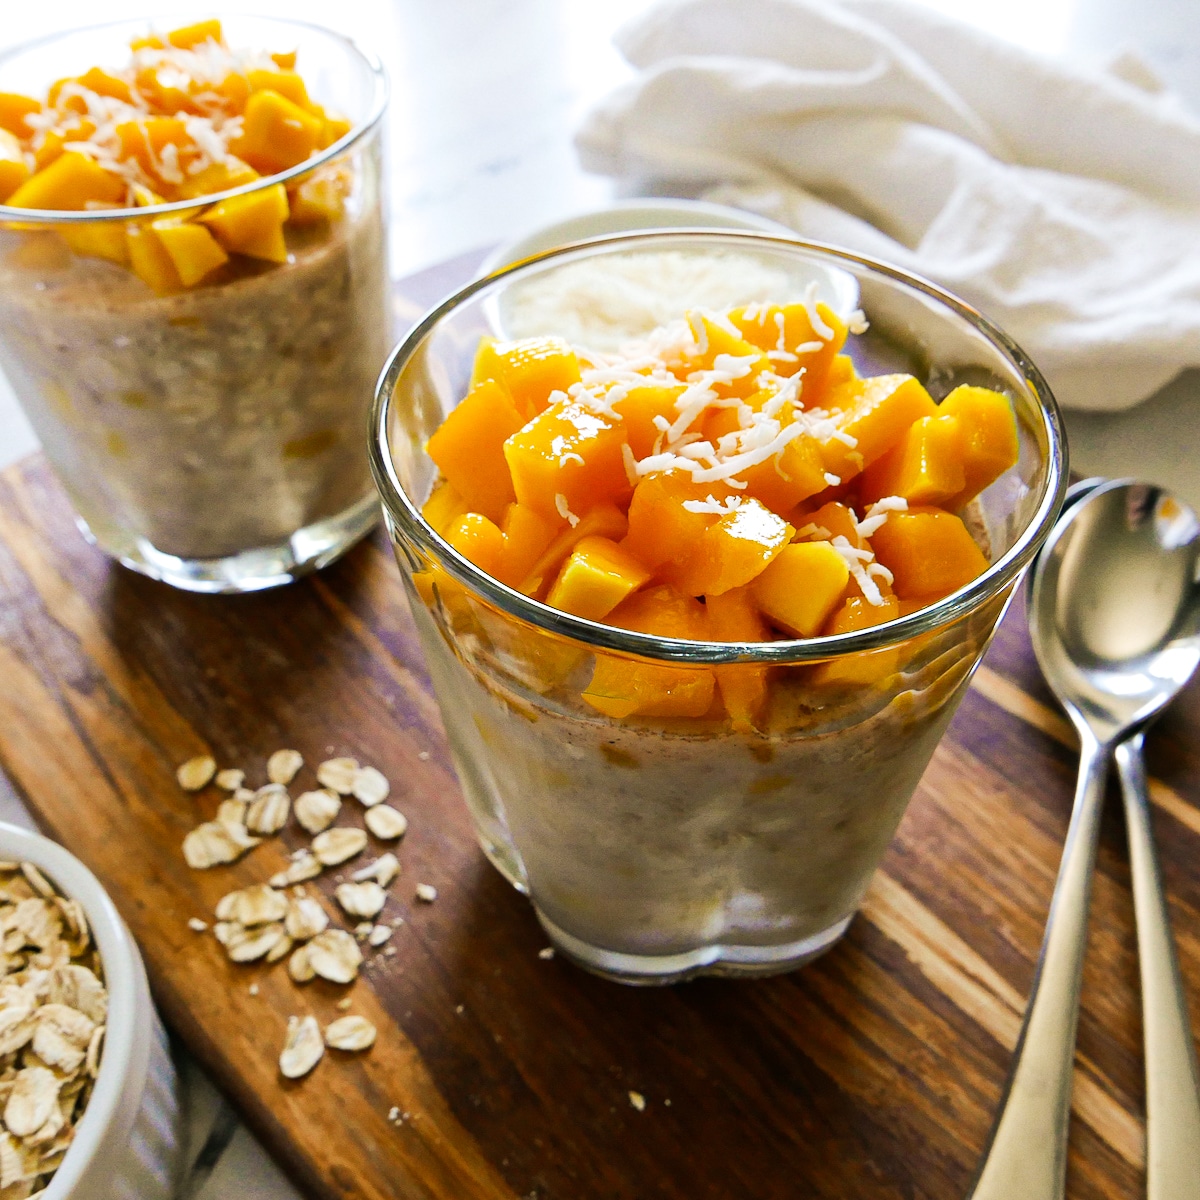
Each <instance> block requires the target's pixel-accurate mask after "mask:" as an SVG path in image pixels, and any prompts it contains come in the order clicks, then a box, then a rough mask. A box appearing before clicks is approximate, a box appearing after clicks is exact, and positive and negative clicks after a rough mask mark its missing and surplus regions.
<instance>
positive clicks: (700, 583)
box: [674, 499, 796, 596]
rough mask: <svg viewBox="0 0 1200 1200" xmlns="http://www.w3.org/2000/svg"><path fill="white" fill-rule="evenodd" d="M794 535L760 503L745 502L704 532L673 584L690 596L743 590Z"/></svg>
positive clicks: (786, 524)
mask: <svg viewBox="0 0 1200 1200" xmlns="http://www.w3.org/2000/svg"><path fill="white" fill-rule="evenodd" d="M731 503H733V502H732V501H731ZM795 532H796V531H795V530H794V529H793V528H792V527H791V526H790V525H789V524H788V523H787V522H786V521H785V520H784V519H783V518H782V517H780V516H777V515H776V514H775V513H773V512H772V511H771V510H770V509H769V508H767V507H766V506H765V505H763V504H760V503H759V502H758V501H757V500H754V499H747V500H743V501H741V502H740V503H738V504H737V507H736V508H734V509H733V510H732V511H731V512H727V513H725V514H724V515H722V516H720V517H718V518H717V520H715V521H714V522H713V523H712V524H711V525H710V526H709V527H708V528H707V529H706V530H705V531H704V533H703V535H702V536H701V538H700V540H699V542H698V543H697V545H696V548H695V550H694V551H693V552H692V554H691V555H689V556H688V559H687V561H686V563H685V564H684V566H683V567H682V568H681V569H680V570H678V571H677V572H675V577H674V582H675V584H676V586H677V587H678V588H679V589H680V591H682V592H685V593H687V594H688V595H689V596H702V595H703V596H719V595H721V594H722V593H723V592H727V591H729V589H730V588H740V587H744V586H745V585H746V584H748V583H749V582H750V581H751V580H752V579H754V578H755V576H757V575H759V574H760V573H761V572H762V571H764V570H765V569H766V567H767V565H768V564H769V563H770V562H771V560H772V559H774V558H775V556H776V555H777V554H778V553H779V552H780V551H781V550H782V549H783V548H784V547H785V546H786V545H787V544H788V543H789V542H790V541H791V540H792V535H793V534H794V533H795Z"/></svg>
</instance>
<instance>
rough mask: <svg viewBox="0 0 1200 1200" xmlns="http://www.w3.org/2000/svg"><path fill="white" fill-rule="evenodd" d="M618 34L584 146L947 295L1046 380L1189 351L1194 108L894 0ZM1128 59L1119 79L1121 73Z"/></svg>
mask: <svg viewBox="0 0 1200 1200" xmlns="http://www.w3.org/2000/svg"><path fill="white" fill-rule="evenodd" d="M617 45H618V47H619V48H620V50H621V51H622V53H623V54H624V55H625V56H626V58H628V59H629V61H630V62H631V63H632V64H633V65H634V66H635V67H637V68H639V71H640V74H639V76H638V78H637V79H635V80H634V81H633V82H632V83H630V84H628V85H625V86H624V87H622V88H620V89H618V90H617V91H616V92H614V93H613V94H611V95H610V96H608V97H607V98H606V99H605V100H604V101H602V102H601V104H600V105H599V106H598V107H597V108H596V109H595V110H594V111H593V112H592V113H591V114H590V115H589V116H588V118H587V120H586V122H585V123H584V125H583V127H582V129H581V130H580V132H579V134H578V137H577V146H578V149H579V152H580V155H581V159H582V161H583V165H584V166H585V168H587V169H588V170H591V171H596V172H599V173H603V174H609V175H614V176H618V177H620V178H622V179H623V180H624V181H625V182H626V183H627V184H628V185H632V186H633V187H635V188H638V189H647V188H649V189H652V190H656V191H670V190H676V191H686V192H690V193H695V192H696V191H700V190H704V189H707V190H706V191H705V195H706V198H708V199H716V200H720V201H723V202H725V203H731V204H737V205H741V206H742V207H745V208H749V209H753V210H755V211H757V212H759V213H762V214H763V215H765V216H769V217H772V218H774V219H775V220H778V221H781V222H783V223H784V224H787V225H790V226H791V227H793V228H794V229H796V230H797V231H799V232H800V233H802V234H804V235H805V236H808V237H812V238H815V239H818V240H822V241H827V242H832V243H837V244H840V245H843V246H847V247H850V248H852V249H855V250H857V251H860V252H862V253H866V254H871V255H874V256H876V257H879V258H883V259H886V260H889V261H891V262H893V263H895V264H897V265H898V266H901V267H904V268H907V269H908V270H911V271H913V272H915V273H917V274H920V275H924V276H926V277H928V278H931V279H933V280H935V281H936V282H938V283H940V284H942V285H943V286H944V287H946V288H948V289H950V290H951V291H953V292H956V293H958V294H959V295H961V296H963V297H964V298H965V299H967V300H968V301H969V302H971V303H972V304H974V305H975V306H976V307H978V308H979V309H980V310H981V311H983V312H984V313H985V314H986V315H988V316H989V317H990V318H991V319H992V320H994V321H995V322H996V323H997V324H999V325H1000V326H1002V327H1003V328H1004V329H1005V330H1006V331H1007V332H1008V333H1009V334H1010V335H1011V336H1012V337H1014V338H1015V339H1016V340H1017V341H1018V342H1019V343H1020V344H1021V345H1022V347H1023V348H1024V349H1025V350H1026V351H1027V352H1028V353H1029V354H1030V356H1031V357H1032V358H1033V359H1034V361H1035V362H1036V363H1037V364H1038V366H1039V367H1040V368H1041V369H1042V370H1043V372H1045V374H1046V376H1047V378H1048V380H1049V382H1050V386H1051V387H1052V388H1053V390H1054V392H1055V395H1056V396H1057V397H1058V399H1059V401H1060V402H1061V403H1062V404H1064V405H1065V406H1068V407H1074V408H1079V409H1093V410H1100V409H1109V410H1113V409H1123V408H1128V407H1130V406H1132V405H1134V404H1136V403H1137V402H1138V401H1139V400H1142V399H1144V398H1145V397H1147V396H1149V395H1150V394H1152V393H1153V392H1155V391H1157V390H1158V389H1159V388H1160V387H1161V386H1162V385H1163V384H1165V383H1167V382H1168V381H1169V380H1170V379H1172V378H1173V377H1174V376H1175V375H1176V374H1178V372H1179V371H1181V370H1182V369H1183V368H1185V367H1189V366H1200V120H1197V119H1196V118H1195V117H1193V116H1191V115H1189V114H1188V113H1186V112H1185V111H1184V110H1183V109H1182V108H1181V107H1180V106H1179V105H1178V104H1177V103H1176V101H1175V100H1174V99H1173V98H1172V97H1170V96H1166V95H1161V94H1156V93H1155V92H1154V91H1152V90H1148V88H1147V83H1149V84H1150V86H1151V88H1152V86H1153V77H1152V76H1151V77H1150V78H1149V80H1148V79H1147V77H1146V73H1145V72H1139V71H1138V70H1137V69H1136V68H1137V63H1136V62H1135V63H1133V64H1132V67H1130V66H1129V65H1128V64H1127V67H1126V69H1125V71H1123V72H1122V74H1123V75H1124V76H1125V77H1124V78H1119V77H1118V76H1117V75H1116V74H1112V73H1109V74H1105V73H1102V72H1099V71H1088V70H1084V69H1082V68H1076V67H1073V66H1071V65H1068V64H1066V63H1062V62H1058V61H1055V60H1052V59H1048V58H1043V57H1040V56H1038V55H1035V54H1033V53H1030V52H1028V51H1025V50H1023V49H1020V48H1018V47H1016V46H1013V45H1009V44H1007V43H1004V42H1001V41H998V40H996V39H994V38H992V37H990V36H988V35H986V34H983V33H981V32H979V31H978V30H975V29H972V28H970V27H968V26H965V25H963V24H961V23H959V22H956V21H953V20H950V19H948V18H945V17H943V16H940V15H938V14H936V13H934V12H932V11H929V10H926V9H922V8H919V7H916V6H912V5H908V4H903V3H898V2H896V0H841V2H838V0H670V2H668V3H664V4H661V5H660V6H659V7H657V8H655V9H653V10H652V11H651V12H650V13H648V14H647V15H645V16H644V17H641V18H639V19H637V20H636V21H634V22H633V23H632V24H630V25H628V26H626V27H625V28H624V29H623V30H621V32H620V33H619V34H618V35H617ZM1130 80H1132V81H1130Z"/></svg>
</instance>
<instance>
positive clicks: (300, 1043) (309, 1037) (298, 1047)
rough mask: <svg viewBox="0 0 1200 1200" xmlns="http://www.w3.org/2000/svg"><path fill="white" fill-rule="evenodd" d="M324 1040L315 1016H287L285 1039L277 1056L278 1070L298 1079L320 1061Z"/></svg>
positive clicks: (289, 1077)
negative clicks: (301, 1017) (299, 1017)
mask: <svg viewBox="0 0 1200 1200" xmlns="http://www.w3.org/2000/svg"><path fill="white" fill-rule="evenodd" d="M324 1053H325V1042H324V1040H323V1039H322V1037H321V1027H320V1026H319V1025H318V1024H317V1018H316V1017H304V1018H303V1019H302V1020H301V1019H298V1018H296V1017H289V1018H288V1029H287V1041H286V1042H285V1043H284V1046H283V1053H282V1054H280V1056H279V1070H280V1071H281V1072H282V1073H283V1075H284V1077H285V1078H287V1079H300V1078H301V1077H303V1076H305V1075H307V1074H308V1073H309V1071H311V1070H312V1069H313V1067H315V1066H316V1065H317V1063H319V1062H320V1061H321V1055H322V1054H324Z"/></svg>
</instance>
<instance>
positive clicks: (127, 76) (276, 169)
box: [0, 17, 391, 592]
mask: <svg viewBox="0 0 1200 1200" xmlns="http://www.w3.org/2000/svg"><path fill="white" fill-rule="evenodd" d="M385 103H386V82H385V80H384V77H383V73H382V69H381V68H380V67H379V65H378V64H377V63H376V62H375V61H374V60H372V59H370V58H368V57H366V56H364V55H363V54H362V53H361V52H360V51H359V50H358V49H356V48H355V47H354V45H353V44H352V43H350V42H349V41H347V40H346V39H345V38H342V37H340V36H339V35H336V34H333V33H330V32H327V31H325V30H322V29H318V28H316V27H313V26H308V25H304V24H300V23H295V22H289V21H278V20H267V19H258V18H243V17H228V18H225V19H223V20H217V19H210V20H205V21H201V22H198V23H197V24H194V25H190V26H187V27H185V28H181V29H173V30H164V31H153V30H150V29H149V28H148V27H147V24H146V23H145V22H124V23H120V24H115V25H107V26H101V27H97V28H94V29H87V30H79V31H76V32H73V33H67V34H62V35H56V36H54V37H51V38H48V39H46V40H44V41H41V42H37V43H33V44H30V45H28V46H25V47H22V48H20V49H17V50H13V51H10V52H8V53H7V54H5V55H4V56H3V57H0V366H2V367H3V369H4V372H5V374H6V375H7V376H8V379H9V381H10V382H11V384H12V386H13V389H14V391H15V392H16V394H17V397H18V399H19V400H20V402H21V405H22V407H23V408H24V410H25V412H26V414H27V415H28V417H29V419H30V422H31V423H32V425H33V427H34V429H35V430H36V432H37V434H38V436H39V438H40V439H41V442H42V445H43V447H44V449H45V453H46V456H47V458H48V459H49V460H50V463H51V465H52V466H53V468H54V470H55V472H56V473H57V475H58V477H59V479H60V481H61V482H62V484H63V486H64V488H65V489H66V490H67V492H68V494H69V496H70V499H71V502H72V504H73V506H74V508H75V511H76V513H77V514H78V516H79V521H80V526H81V528H82V529H83V530H84V532H85V533H86V534H87V535H88V536H89V537H90V538H91V539H93V540H94V541H95V542H96V543H97V544H98V545H99V546H100V547H101V549H103V550H104V551H105V552H107V553H108V554H109V555H111V556H112V557H114V558H116V559H119V560H120V561H122V562H124V563H125V564H126V565H127V566H130V567H132V568H133V569H135V570H138V571H141V572H143V573H144V574H147V575H151V576H153V577H155V578H159V579H163V580H165V581H167V582H169V583H172V584H174V585H175V586H178V587H183V588H188V589H191V590H196V591H207V592H238V591H250V590H254V589H257V588H263V587H270V586H274V585H277V584H281V583H286V582H288V581H289V580H291V579H292V578H295V577H296V576H297V575H299V574H302V573H304V572H306V571H309V570H313V569H315V568H318V567H321V566H323V565H325V564H326V563H328V562H330V561H332V560H333V559H334V558H336V557H337V556H338V555H339V554H341V553H342V552H343V551H344V550H346V549H347V548H348V547H349V546H351V545H353V543H354V542H355V541H356V540H357V539H358V538H360V537H361V536H362V535H363V534H364V533H365V532H366V531H367V530H368V529H369V528H370V527H371V526H372V524H373V523H374V521H375V519H376V517H377V512H378V500H377V498H376V496H375V493H374V489H373V487H372V484H371V479H370V471H369V467H368V463H367V456H366V452H365V448H364V444H363V436H362V431H363V429H364V427H365V425H366V420H367V412H368V409H369V406H370V401H371V394H372V390H373V387H374V383H375V378H376V375H377V373H378V368H379V365H380V363H381V362H382V361H383V359H384V357H385V356H386V353H387V349H388V347H389V345H390V344H391V322H390V316H389V312H390V305H389V294H388V277H387V253H386V243H385V229H384V218H383V203H382V196H381V178H380V163H381V152H380V121H381V117H382V114H383V110H384V107H385Z"/></svg>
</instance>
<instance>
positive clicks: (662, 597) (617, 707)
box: [583, 586, 716, 720]
mask: <svg viewBox="0 0 1200 1200" xmlns="http://www.w3.org/2000/svg"><path fill="white" fill-rule="evenodd" d="M606 623H607V624H609V625H614V626H616V627H617V628H618V629H630V630H634V631H636V632H638V633H652V634H656V635H657V636H659V637H667V638H685V639H688V640H691V641H697V640H702V639H703V638H704V636H705V629H706V619H705V614H704V606H703V605H702V604H700V603H699V602H697V601H696V600H693V599H691V598H690V597H688V596H684V595H682V594H681V593H679V592H677V591H676V590H675V589H674V588H672V587H669V586H663V587H656V588H652V589H650V590H649V591H646V592H638V593H636V594H635V595H633V596H631V597H630V598H629V599H628V600H626V601H625V602H624V603H623V604H620V605H618V606H617V608H615V609H614V610H613V611H612V612H611V613H609V614H608V617H607V620H606ZM715 686H716V678H715V676H714V675H713V672H712V671H711V670H708V669H705V668H694V667H676V666H667V665H660V664H658V663H651V662H645V661H638V660H632V659H625V658H618V657H617V656H616V655H612V654H604V653H597V655H596V666H595V670H594V671H593V673H592V679H591V682H590V683H589V684H588V686H587V688H586V690H585V691H584V693H583V699H584V700H585V701H586V702H587V703H588V704H590V705H591V706H592V707H593V708H595V709H596V710H598V711H599V712H602V713H604V714H605V716H609V717H614V718H616V719H618V720H621V719H624V718H626V717H631V716H646V717H700V716H703V715H704V714H705V713H706V712H708V710H709V708H711V707H712V702H713V692H714V689H715Z"/></svg>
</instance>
